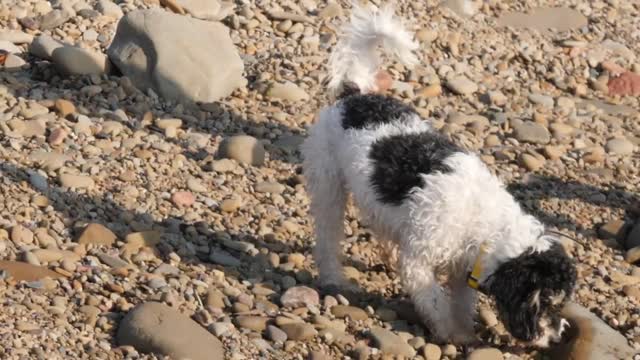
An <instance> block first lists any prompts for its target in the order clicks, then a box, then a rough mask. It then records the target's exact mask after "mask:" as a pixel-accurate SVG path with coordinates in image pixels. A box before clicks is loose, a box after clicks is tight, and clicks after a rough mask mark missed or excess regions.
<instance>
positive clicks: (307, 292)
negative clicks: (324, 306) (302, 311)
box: [280, 286, 320, 308]
mask: <svg viewBox="0 0 640 360" xmlns="http://www.w3.org/2000/svg"><path fill="white" fill-rule="evenodd" d="M280 303H281V304H282V306H284V307H288V308H298V307H302V306H307V307H308V306H314V305H315V306H317V305H319V304H320V296H319V295H318V292H317V291H315V290H314V289H311V288H309V287H306V286H296V287H292V288H290V289H288V290H287V291H285V293H284V294H282V296H281V297H280Z"/></svg>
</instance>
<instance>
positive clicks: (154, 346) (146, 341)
mask: <svg viewBox="0 0 640 360" xmlns="http://www.w3.org/2000/svg"><path fill="white" fill-rule="evenodd" d="M116 341H117V343H118V345H121V346H122V345H130V346H133V347H134V348H135V349H136V350H138V351H139V352H142V353H152V354H158V355H164V356H167V357H170V358H172V359H191V360H208V359H222V358H223V357H224V349H223V346H222V343H221V342H220V341H219V340H218V339H217V338H215V337H214V336H213V335H212V334H211V333H209V332H208V331H207V330H205V329H204V328H202V327H201V326H200V325H199V324H198V323H196V322H195V321H193V320H191V319H190V318H189V317H187V316H184V315H182V314H181V313H180V312H178V311H176V310H174V309H172V308H170V307H168V306H166V305H163V304H160V303H155V302H147V303H143V304H140V305H138V306H136V307H135V308H133V309H132V310H131V311H130V312H129V313H128V314H127V315H126V316H125V317H124V319H122V321H121V322H120V325H119V326H118V332H117V335H116Z"/></svg>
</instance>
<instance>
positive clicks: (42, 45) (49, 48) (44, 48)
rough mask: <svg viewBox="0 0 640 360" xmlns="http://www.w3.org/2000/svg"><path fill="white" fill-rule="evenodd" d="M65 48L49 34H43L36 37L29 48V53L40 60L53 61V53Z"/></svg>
mask: <svg viewBox="0 0 640 360" xmlns="http://www.w3.org/2000/svg"><path fill="white" fill-rule="evenodd" d="M63 46H64V44H63V43H61V42H60V41H58V40H56V39H54V38H52V37H51V36H49V35H47V34H41V35H39V36H38V37H36V38H35V39H34V40H33V42H32V43H31V46H29V52H30V53H31V55H34V56H36V57H39V58H40V59H44V60H51V57H52V56H53V51H54V50H55V49H57V48H61V47H63Z"/></svg>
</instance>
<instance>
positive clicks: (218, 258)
mask: <svg viewBox="0 0 640 360" xmlns="http://www.w3.org/2000/svg"><path fill="white" fill-rule="evenodd" d="M209 260H210V261H211V262H212V263H214V264H218V265H222V266H234V267H235V266H240V265H241V264H242V262H241V261H240V260H238V259H237V258H236V257H234V256H232V255H231V254H229V253H227V252H225V251H222V250H213V251H212V252H211V254H209Z"/></svg>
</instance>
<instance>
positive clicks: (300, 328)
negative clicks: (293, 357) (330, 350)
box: [280, 323, 318, 341]
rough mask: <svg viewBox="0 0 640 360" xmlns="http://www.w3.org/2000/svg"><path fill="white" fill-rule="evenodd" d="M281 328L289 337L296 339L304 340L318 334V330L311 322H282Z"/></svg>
mask: <svg viewBox="0 0 640 360" xmlns="http://www.w3.org/2000/svg"><path fill="white" fill-rule="evenodd" d="M280 329H281V330H282V331H284V333H285V334H287V338H288V339H290V340H294V341H304V340H308V339H310V338H313V337H315V336H316V335H318V331H317V330H316V329H315V328H314V327H313V325H311V324H306V323H291V324H282V325H280Z"/></svg>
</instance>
